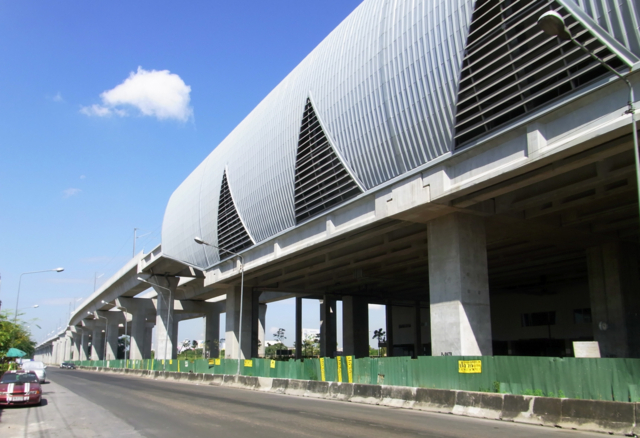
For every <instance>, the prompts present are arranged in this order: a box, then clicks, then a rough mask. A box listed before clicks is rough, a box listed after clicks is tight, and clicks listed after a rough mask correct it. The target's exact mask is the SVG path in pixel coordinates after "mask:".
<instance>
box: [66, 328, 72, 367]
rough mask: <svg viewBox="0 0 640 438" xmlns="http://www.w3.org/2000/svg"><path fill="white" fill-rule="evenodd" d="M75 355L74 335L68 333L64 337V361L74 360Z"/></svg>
mask: <svg viewBox="0 0 640 438" xmlns="http://www.w3.org/2000/svg"><path fill="white" fill-rule="evenodd" d="M72 353H73V333H72V332H71V331H67V332H66V333H65V337H64V360H65V361H67V360H72V356H71V355H72Z"/></svg>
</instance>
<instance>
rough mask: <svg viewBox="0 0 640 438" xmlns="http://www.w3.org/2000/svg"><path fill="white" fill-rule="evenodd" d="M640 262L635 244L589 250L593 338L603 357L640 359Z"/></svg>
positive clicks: (614, 244) (612, 244)
mask: <svg viewBox="0 0 640 438" xmlns="http://www.w3.org/2000/svg"><path fill="white" fill-rule="evenodd" d="M638 261H639V257H638V248H637V246H636V245H634V244H631V243H619V242H612V243H607V244H604V245H600V246H597V247H593V248H589V249H588V250H587V264H588V269H589V292H590V297H591V320H592V325H593V336H594V339H595V340H596V341H598V344H599V346H600V355H601V356H602V357H636V358H637V357H640V339H639V336H638V334H639V333H640V319H639V318H638V316H639V314H640V294H639V293H638V290H639V287H640V275H639V272H638Z"/></svg>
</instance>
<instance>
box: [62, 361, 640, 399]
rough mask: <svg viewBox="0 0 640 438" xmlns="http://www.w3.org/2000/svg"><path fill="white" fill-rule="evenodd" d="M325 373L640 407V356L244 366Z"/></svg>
mask: <svg viewBox="0 0 640 438" xmlns="http://www.w3.org/2000/svg"><path fill="white" fill-rule="evenodd" d="M321 361H322V363H321ZM478 361H479V362H478ZM73 362H74V363H75V364H77V365H82V366H90V367H97V366H107V367H110V368H126V367H128V368H131V369H146V370H155V371H162V370H166V371H180V372H187V373H188V372H194V373H205V374H236V372H237V369H238V368H237V363H238V362H237V360H235V359H211V360H204V359H198V360H195V361H185V360H180V361H178V360H177V359H173V360H166V361H162V360H150V359H148V360H130V361H125V360H110V361H73ZM461 362H463V363H466V364H469V363H472V364H473V365H472V369H473V370H472V371H473V372H461V371H462V370H461V368H460V364H461ZM349 363H351V367H349ZM322 364H323V365H324V366H323V365H322ZM249 365H250V366H249ZM322 368H324V380H325V381H327V382H349V381H352V382H353V383H365V384H384V385H394V386H415V387H423V388H438V389H459V390H466V391H483V392H501V393H508V394H522V395H539V396H547V397H568V398H577V399H590V400H614V401H631V402H640V359H617V358H604V359H577V358H556V357H523V356H485V357H482V356H460V357H458V356H435V357H432V356H421V357H419V358H418V359H411V358H409V357H381V358H362V359H354V358H352V357H344V356H343V357H337V358H323V359H305V360H293V359H291V360H288V361H280V360H278V361H276V360H271V359H252V360H251V361H250V362H247V363H245V361H242V362H241V363H240V374H241V375H244V376H258V377H273V378H282V379H301V380H323V379H322V377H323V376H322ZM350 378H351V380H350Z"/></svg>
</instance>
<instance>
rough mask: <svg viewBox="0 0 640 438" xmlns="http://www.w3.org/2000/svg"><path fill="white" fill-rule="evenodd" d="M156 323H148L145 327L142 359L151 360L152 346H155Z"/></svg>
mask: <svg viewBox="0 0 640 438" xmlns="http://www.w3.org/2000/svg"><path fill="white" fill-rule="evenodd" d="M153 327H155V323H154V322H149V321H147V322H146V324H145V327H144V342H143V344H142V358H143V359H151V344H153Z"/></svg>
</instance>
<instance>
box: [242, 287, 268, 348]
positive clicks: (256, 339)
mask: <svg viewBox="0 0 640 438" xmlns="http://www.w3.org/2000/svg"><path fill="white" fill-rule="evenodd" d="M245 293H247V291H245ZM260 294H261V292H259V291H252V292H251V357H260V349H261V348H262V347H263V345H262V343H261V342H260ZM262 342H264V339H263V340H262Z"/></svg>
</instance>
